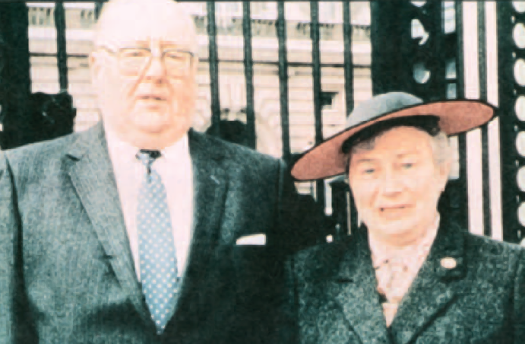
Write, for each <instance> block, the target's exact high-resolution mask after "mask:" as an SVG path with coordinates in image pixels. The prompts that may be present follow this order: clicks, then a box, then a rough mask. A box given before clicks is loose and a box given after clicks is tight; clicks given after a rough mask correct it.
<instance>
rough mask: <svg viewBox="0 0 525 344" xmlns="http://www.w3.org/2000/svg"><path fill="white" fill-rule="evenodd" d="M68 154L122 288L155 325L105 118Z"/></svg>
mask: <svg viewBox="0 0 525 344" xmlns="http://www.w3.org/2000/svg"><path fill="white" fill-rule="evenodd" d="M67 156H68V157H69V164H68V166H67V167H66V168H67V169H68V172H69V176H70V178H71V182H72V184H73V186H74V188H75V190H76V192H77V194H78V197H79V198H80V200H81V202H82V205H83V206H84V209H85V210H86V213H87V215H88V216H89V219H90V220H91V223H92V225H93V229H94V230H95V232H96V234H97V236H98V240H99V241H100V244H101V245H102V248H103V249H104V251H105V254H106V257H107V258H108V260H109V262H110V264H111V266H112V268H113V271H114V272H115V275H116V277H117V279H118V281H119V283H120V286H121V288H122V290H123V291H124V293H126V294H127V295H128V297H129V299H130V301H131V303H132V304H133V305H134V306H135V308H136V310H137V312H138V313H139V315H140V316H141V317H142V319H144V320H145V321H146V320H147V321H148V322H150V323H151V325H152V326H153V323H152V322H151V319H150V316H149V313H148V309H147V307H146V304H145V303H144V301H143V296H142V291H141V288H140V285H139V283H138V281H137V278H136V273H135V268H134V264H133V257H132V255H131V249H130V246H129V241H128V236H127V231H126V227H125V224H124V217H123V215H122V210H121V205H120V198H119V194H118V191H117V185H116V181H115V176H114V174H113V168H112V164H111V161H110V158H109V153H108V148H107V143H106V137H105V133H104V127H103V125H102V122H100V123H98V124H97V125H95V126H94V127H93V128H91V129H89V130H87V131H85V132H83V133H80V134H78V136H77V139H76V141H74V142H73V143H72V144H71V146H70V149H69V151H68V153H67Z"/></svg>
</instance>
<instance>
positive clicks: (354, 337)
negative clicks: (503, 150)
mask: <svg viewBox="0 0 525 344" xmlns="http://www.w3.org/2000/svg"><path fill="white" fill-rule="evenodd" d="M524 252H525V250H524V249H523V248H520V247H519V246H517V245H511V244H507V243H501V242H495V241H493V240H491V239H488V238H485V237H478V236H474V235H472V234H469V233H466V232H465V231H462V230H461V229H459V228H455V227H454V226H452V227H448V226H443V225H442V226H441V227H440V229H439V230H438V234H437V237H436V239H435V241H434V243H433V245H432V248H431V251H430V253H429V256H428V257H427V260H426V261H425V263H424V264H423V266H422V267H421V269H420V271H419V273H418V275H417V276H416V278H415V280H414V281H413V283H412V285H411V287H410V289H409V290H408V292H407V294H406V295H405V297H404V298H403V300H402V303H401V304H400V306H399V309H398V312H397V314H396V316H395V318H394V320H393V323H392V324H391V327H390V329H388V330H387V327H386V323H385V318H384V315H383V312H382V308H381V305H380V301H379V296H378V292H377V291H376V287H377V282H376V278H375V273H374V269H373V267H372V261H371V254H370V250H369V246H368V239H367V235H366V229H365V228H360V229H359V230H358V233H357V234H355V235H353V236H350V237H348V238H347V239H346V240H344V241H340V242H337V243H331V244H326V245H321V246H316V247H313V248H310V249H307V250H304V251H301V252H299V253H297V254H296V255H295V256H293V257H292V258H291V259H290V260H289V261H288V277H289V279H288V283H289V285H290V287H291V289H290V290H291V296H290V298H289V300H290V304H289V306H290V309H291V314H292V316H294V317H295V319H296V320H297V322H296V324H297V337H296V342H297V343H301V344H313V343H323V344H332V343H333V344H335V343H337V344H342V343H345V344H349V343H364V344H379V343H381V344H383V343H391V344H409V343H413V344H423V343H424V344H430V343H432V344H438V343H443V344H445V343H447V344H450V343H458V344H459V343H461V344H463V343H477V344H481V343H487V344H488V343H498V344H510V343H516V344H517V343H525V253H524ZM443 258H448V259H447V260H445V262H448V264H447V263H442V262H443ZM450 258H452V259H453V260H454V261H455V262H456V266H454V264H450V262H451V261H452V260H451V259H450Z"/></svg>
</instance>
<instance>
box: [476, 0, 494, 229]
mask: <svg viewBox="0 0 525 344" xmlns="http://www.w3.org/2000/svg"><path fill="white" fill-rule="evenodd" d="M478 60H479V65H478V66H479V67H478V68H479V92H480V93H479V98H480V99H481V100H483V101H487V34H486V23H485V2H484V1H478ZM481 145H482V146H481V153H482V157H481V158H482V176H483V178H482V181H481V182H482V187H483V230H484V234H485V235H487V236H491V235H492V211H491V206H490V174H489V173H490V172H489V171H490V165H489V164H490V162H489V134H488V126H487V125H484V126H482V127H481Z"/></svg>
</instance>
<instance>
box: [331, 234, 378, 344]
mask: <svg viewBox="0 0 525 344" xmlns="http://www.w3.org/2000/svg"><path fill="white" fill-rule="evenodd" d="M354 236H355V240H352V241H351V242H350V245H349V247H348V249H347V252H346V254H345V255H344V257H343V259H342V260H341V263H340V265H339V272H338V274H336V275H335V279H334V280H333V281H332V288H333V292H334V293H335V295H334V296H335V300H336V302H337V303H338V304H339V306H340V307H341V309H342V311H343V314H344V317H345V319H346V320H347V321H348V322H349V323H350V325H351V326H352V328H353V329H354V331H355V332H356V334H357V335H358V336H359V337H360V338H361V341H362V342H363V343H388V333H387V328H386V323H385V319H384V316H383V313H382V308H381V304H380V302H379V295H378V294H377V291H376V288H377V281H376V277H375V272H374V269H373V267H372V258H371V254H370V249H369V247H368V239H367V236H366V230H364V229H363V228H361V229H359V230H358V231H357V232H356V234H355V235H354Z"/></svg>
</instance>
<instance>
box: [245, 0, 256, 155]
mask: <svg viewBox="0 0 525 344" xmlns="http://www.w3.org/2000/svg"><path fill="white" fill-rule="evenodd" d="M242 10H243V11H242V32H243V36H244V77H245V82H246V143H247V145H248V147H251V148H255V147H256V146H257V143H256V135H255V111H254V90H253V58H252V25H251V14H250V2H249V1H244V2H243V3H242Z"/></svg>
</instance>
